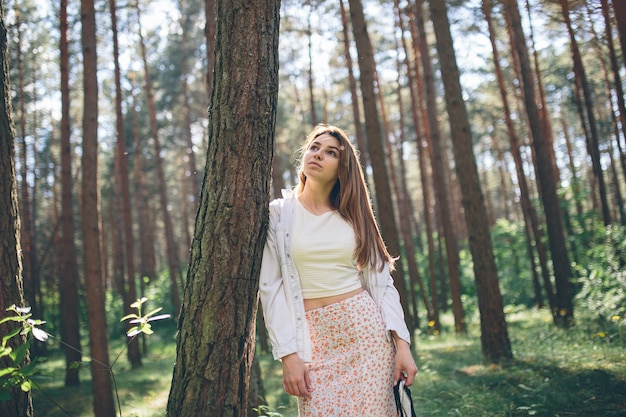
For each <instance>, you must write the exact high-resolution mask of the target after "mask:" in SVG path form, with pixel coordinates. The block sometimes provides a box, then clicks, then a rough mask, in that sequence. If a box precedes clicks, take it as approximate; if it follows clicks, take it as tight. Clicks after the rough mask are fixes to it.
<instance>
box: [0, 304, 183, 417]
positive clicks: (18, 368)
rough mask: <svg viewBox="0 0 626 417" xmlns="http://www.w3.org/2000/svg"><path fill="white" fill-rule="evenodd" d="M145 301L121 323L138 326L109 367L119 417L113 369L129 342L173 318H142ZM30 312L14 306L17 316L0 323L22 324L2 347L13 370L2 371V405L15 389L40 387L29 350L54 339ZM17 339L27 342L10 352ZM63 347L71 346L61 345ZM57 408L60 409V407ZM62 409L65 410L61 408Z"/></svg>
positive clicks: (0, 350) (151, 314) (152, 315)
mask: <svg viewBox="0 0 626 417" xmlns="http://www.w3.org/2000/svg"><path fill="white" fill-rule="evenodd" d="M146 301H148V299H147V298H146V297H142V298H141V299H138V300H137V301H135V302H134V303H132V304H131V305H130V306H131V307H132V308H135V309H137V314H134V313H133V314H128V315H126V316H124V317H122V318H121V319H120V321H126V320H130V321H129V323H130V324H136V326H133V327H131V328H130V329H128V331H127V332H126V335H127V336H128V337H129V338H130V340H129V341H128V343H127V344H126V346H125V347H124V349H122V351H121V352H120V353H119V354H118V355H117V356H116V357H115V360H114V361H113V362H112V363H111V365H110V366H109V372H110V373H111V378H112V380H113V385H114V391H115V397H116V399H117V404H118V409H119V413H120V417H121V416H122V410H121V405H120V401H119V396H118V392H117V383H116V381H115V374H114V372H113V367H114V366H115V364H116V362H117V361H118V359H119V358H120V356H121V355H122V353H124V351H125V350H126V349H127V348H128V344H130V342H131V341H132V340H133V339H134V338H135V337H137V336H138V335H140V334H142V333H143V334H145V335H151V334H152V333H154V331H153V330H152V325H151V324H150V322H152V321H155V320H163V319H167V318H169V317H171V316H170V315H169V314H160V315H155V314H156V313H158V312H159V311H161V310H162V309H161V308H157V309H155V310H153V311H151V312H149V313H148V314H145V315H142V314H141V307H142V305H143V304H144V303H145V302H146ZM30 310H31V309H30V307H16V306H15V305H13V306H11V307H9V308H8V309H7V311H10V312H13V313H14V314H15V315H13V316H9V317H6V318H4V319H2V320H0V325H2V324H3V323H6V322H9V321H15V322H19V323H21V324H22V326H21V327H19V326H18V327H17V328H16V329H15V330H13V331H11V332H10V333H9V334H7V335H6V336H4V337H3V338H2V346H1V347H0V358H3V357H7V356H8V357H10V358H11V366H9V367H6V368H0V401H6V400H8V399H10V391H11V390H12V389H13V388H16V387H19V388H21V389H22V391H24V392H28V391H30V390H31V388H32V387H33V386H37V385H36V383H35V382H34V381H32V379H31V377H32V376H33V375H34V374H35V373H36V372H37V363H36V362H35V361H33V362H28V361H27V360H26V358H27V355H28V351H29V349H30V346H31V341H32V339H37V340H39V341H41V342H45V341H46V340H48V338H49V337H52V336H51V335H50V334H48V333H47V332H45V331H44V330H42V329H40V328H39V327H37V326H40V325H42V324H45V321H42V320H35V319H32V318H31V313H30ZM18 335H21V336H24V337H25V341H24V343H22V344H21V345H20V346H19V347H18V348H17V349H13V348H11V346H9V345H8V343H9V340H11V339H12V338H13V337H16V336H18ZM61 343H62V344H64V345H66V346H69V345H67V344H65V343H63V342H62V341H61ZM69 347H70V348H73V349H74V347H72V346H69ZM81 353H82V352H81ZM86 356H87V357H89V358H90V359H91V360H95V359H94V358H92V357H90V356H89V355H86ZM53 402H54V401H53ZM55 404H56V403H55ZM56 405H57V406H58V407H60V406H59V405H58V404H56ZM60 408H61V409H63V408H62V407H60ZM63 411H65V410H63Z"/></svg>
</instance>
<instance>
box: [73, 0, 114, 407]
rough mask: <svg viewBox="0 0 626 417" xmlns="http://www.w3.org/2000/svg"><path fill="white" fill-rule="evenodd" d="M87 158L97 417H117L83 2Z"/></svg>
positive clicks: (87, 0)
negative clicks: (109, 348) (107, 320)
mask: <svg viewBox="0 0 626 417" xmlns="http://www.w3.org/2000/svg"><path fill="white" fill-rule="evenodd" d="M81 18H82V49H83V74H84V76H83V90H84V99H83V110H84V115H83V155H82V170H83V181H82V207H81V213H82V222H83V241H84V242H83V244H84V258H85V262H84V264H85V290H86V298H87V303H86V304H87V318H88V322H89V348H90V356H91V357H92V358H93V359H92V360H91V379H92V383H93V411H94V416H95V417H114V416H115V406H114V403H113V385H112V381H111V374H110V367H109V351H108V340H107V331H106V329H107V325H106V312H105V308H104V288H103V282H102V279H103V275H102V263H101V252H100V221H99V214H100V204H99V199H100V189H99V184H98V79H97V56H96V11H95V7H94V1H93V0H82V2H81Z"/></svg>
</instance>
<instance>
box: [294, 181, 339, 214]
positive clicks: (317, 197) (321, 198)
mask: <svg viewBox="0 0 626 417" xmlns="http://www.w3.org/2000/svg"><path fill="white" fill-rule="evenodd" d="M298 201H300V203H301V204H302V205H303V206H304V207H305V208H306V209H307V210H308V211H310V212H312V213H313V214H322V213H325V212H327V211H331V210H333V207H332V205H331V204H330V190H329V191H324V190H321V189H318V188H317V187H315V186H313V184H308V183H307V184H306V185H305V187H304V189H303V190H302V192H301V193H300V194H298Z"/></svg>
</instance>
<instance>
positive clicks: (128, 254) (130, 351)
mask: <svg viewBox="0 0 626 417" xmlns="http://www.w3.org/2000/svg"><path fill="white" fill-rule="evenodd" d="M109 8H110V13H111V28H112V36H113V64H114V71H115V116H116V123H115V127H116V134H117V142H116V144H115V154H116V158H115V162H116V164H115V171H116V172H118V173H119V175H116V178H117V179H119V190H120V191H121V194H120V195H119V196H118V198H120V199H121V202H122V207H121V208H122V211H121V213H120V216H121V218H122V225H123V229H122V231H123V233H124V238H123V243H124V246H123V248H124V250H123V256H124V258H123V259H124V261H125V264H126V269H125V270H126V280H125V285H126V290H125V291H124V294H125V295H126V298H125V299H124V315H128V314H131V313H133V309H132V308H131V307H130V305H131V304H132V303H134V302H135V300H136V299H137V284H136V282H135V244H134V238H133V223H132V213H131V204H130V203H131V201H130V181H129V177H128V162H127V160H126V159H127V155H128V150H127V149H126V137H125V135H124V115H123V113H122V76H121V74H120V64H119V46H118V37H117V6H116V0H109ZM116 191H117V188H116ZM132 326H134V324H132V323H129V322H127V328H129V329H130V328H131V327H132ZM126 356H127V358H128V361H129V362H130V365H131V368H132V369H137V368H139V367H141V353H140V352H139V338H133V339H131V340H129V342H128V347H127V350H126Z"/></svg>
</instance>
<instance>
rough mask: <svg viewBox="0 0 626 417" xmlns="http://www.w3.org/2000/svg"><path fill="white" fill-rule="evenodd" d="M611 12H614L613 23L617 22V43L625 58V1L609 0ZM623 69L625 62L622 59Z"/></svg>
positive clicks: (625, 65)
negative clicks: (611, 7)
mask: <svg viewBox="0 0 626 417" xmlns="http://www.w3.org/2000/svg"><path fill="white" fill-rule="evenodd" d="M611 4H613V10H614V11H615V21H616V22H617V32H618V34H619V43H620V44H621V45H622V57H625V56H626V1H624V0H611ZM622 61H623V62H622V63H623V64H624V67H626V60H625V59H622Z"/></svg>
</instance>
